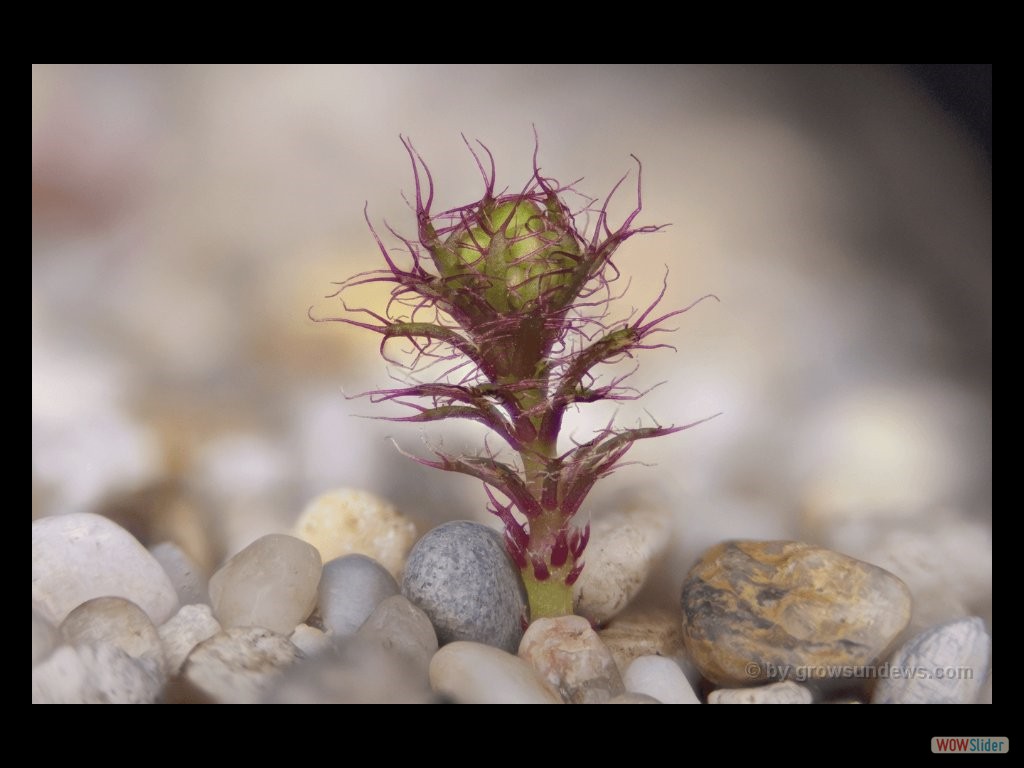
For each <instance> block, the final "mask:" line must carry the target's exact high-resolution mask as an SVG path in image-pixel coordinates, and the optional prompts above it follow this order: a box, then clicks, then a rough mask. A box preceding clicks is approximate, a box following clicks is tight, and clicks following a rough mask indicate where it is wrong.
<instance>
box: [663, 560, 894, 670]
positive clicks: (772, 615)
mask: <svg viewBox="0 0 1024 768" xmlns="http://www.w3.org/2000/svg"><path fill="white" fill-rule="evenodd" d="M682 608H683V639H684V641H685V643H686V648H687V651H689V657H690V658H691V660H692V661H693V662H694V664H696V666H697V667H698V668H699V669H700V671H701V673H702V674H703V675H704V676H705V677H707V678H708V679H709V680H711V681H712V682H715V683H718V684H719V685H724V686H736V687H747V686H749V685H751V684H752V683H757V682H766V681H773V680H774V681H778V679H779V677H780V676H785V675H786V674H794V673H798V674H802V675H805V676H806V675H813V674H814V670H817V669H821V670H827V669H828V668H829V667H830V666H831V667H835V666H849V667H859V666H864V665H867V664H870V663H871V662H872V661H874V660H875V659H877V658H878V656H879V655H880V654H881V653H883V652H884V651H885V649H886V647H887V646H889V644H890V643H892V641H893V640H894V639H895V638H896V636H897V635H899V633H900V632H901V631H903V629H904V628H905V627H906V626H907V624H908V622H909V621H910V609H911V601H910V593H909V592H908V590H907V587H906V585H904V584H903V582H902V581H900V580H899V579H897V578H896V577H895V576H893V575H892V574H891V573H889V572H888V571H884V570H882V569H881V568H878V567H876V566H874V565H869V564H868V563H864V562H861V561H860V560H854V559H853V558H852V557H847V556H846V555H841V554H839V553H838V552H832V551H831V550H827V549H823V548H821V547H816V546H813V545H811V544H804V543H801V542H794V541H731V542H725V543H723V544H719V545H718V546H716V547H712V548H711V549H710V550H708V551H707V552H706V553H705V554H704V557H703V558H701V560H700V562H699V563H697V565H695V566H694V567H693V568H692V569H691V570H690V573H689V574H688V575H687V577H686V581H685V582H684V583H683V590H682ZM823 674H827V672H824V671H823Z"/></svg>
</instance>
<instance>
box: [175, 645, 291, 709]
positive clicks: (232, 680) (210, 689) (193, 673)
mask: <svg viewBox="0 0 1024 768" xmlns="http://www.w3.org/2000/svg"><path fill="white" fill-rule="evenodd" d="M299 656H300V652H299V649H298V648H296V647H295V646H294V645H292V643H291V641H289V640H288V638H286V637H282V636H281V635H279V634H276V633H274V632H271V631H270V630H268V629H264V628H262V627H235V628H233V629H228V630H226V631H224V632H220V633H218V634H216V635H214V636H213V637H211V638H210V639H209V640H206V641H204V642H203V643H201V644H200V645H199V646H197V647H196V649H195V650H193V651H192V653H191V654H189V657H188V660H187V661H186V662H185V666H184V667H183V668H182V676H183V677H184V679H185V681H186V682H187V683H188V684H189V685H190V686H192V688H193V689H194V691H195V692H196V693H198V694H200V695H201V696H203V697H205V698H206V699H207V700H209V701H212V702H216V703H218V704H256V703H257V702H259V701H260V699H261V698H262V697H263V695H264V693H266V691H267V690H268V689H269V688H270V687H271V686H272V684H273V683H274V679H275V678H276V677H277V676H278V675H280V674H281V671H282V670H283V669H284V668H285V667H287V666H288V665H289V664H291V663H292V662H293V661H295V660H296V659H297V658H298V657H299Z"/></svg>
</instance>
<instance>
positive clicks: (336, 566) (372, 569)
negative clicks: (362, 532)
mask: <svg viewBox="0 0 1024 768" xmlns="http://www.w3.org/2000/svg"><path fill="white" fill-rule="evenodd" d="M397 594H398V582H397V581H395V577H394V576H392V575H391V574H390V573H388V570H387V568H385V567H384V566H383V565H381V564H380V563H378V562H377V561H376V560H374V559H373V558H370V557H367V556H366V555H345V556H344V557H338V558H335V559H334V560H331V561H330V562H329V563H327V564H326V565H324V569H323V573H321V575H320V587H319V588H318V590H317V610H318V612H319V614H320V621H321V622H322V623H323V626H324V629H325V630H329V631H331V632H333V633H334V634H335V635H339V636H340V635H354V634H355V633H356V631H357V630H358V629H359V627H361V626H362V625H363V622H364V621H366V619H367V618H368V617H369V615H370V614H371V613H373V611H374V609H375V608H376V607H377V606H378V605H380V603H381V602H382V601H383V600H385V599H386V598H388V597H391V596H392V595H397Z"/></svg>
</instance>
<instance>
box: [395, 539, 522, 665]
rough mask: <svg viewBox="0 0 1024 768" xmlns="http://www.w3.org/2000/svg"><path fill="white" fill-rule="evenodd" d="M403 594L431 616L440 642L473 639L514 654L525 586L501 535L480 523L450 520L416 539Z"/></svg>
mask: <svg viewBox="0 0 1024 768" xmlns="http://www.w3.org/2000/svg"><path fill="white" fill-rule="evenodd" d="M402 594H404V595H405V596H406V597H407V598H408V599H409V600H410V601H411V602H412V603H413V604H414V605H417V606H419V607H420V608H421V609H422V610H423V611H424V612H425V613H426V614H427V616H429V617H430V621H431V623H432V624H433V625H434V629H435V631H436V632H437V639H438V642H439V643H440V644H441V645H444V644H445V643H450V642H452V641H454V640H471V641H474V642H478V643H485V644H486V645H493V646H495V647H496V648H501V649H503V650H505V651H508V652H509V653H515V651H516V650H517V649H518V648H519V641H520V640H521V639H522V636H523V624H522V622H523V617H524V616H526V615H527V610H528V609H527V602H526V589H525V588H524V587H523V582H522V579H521V578H520V575H519V570H518V569H517V568H516V567H515V564H513V562H512V560H511V559H510V558H509V556H508V554H507V552H506V550H505V543H504V540H503V539H502V535H501V534H500V533H498V532H497V531H495V530H493V529H492V528H488V527H487V526H485V525H481V524H480V523H473V522H469V521H466V520H457V521H455V522H451V523H445V524H444V525H440V526H438V527H437V528H434V529H433V530H432V531H430V532H429V533H427V535H426V536H424V537H423V538H422V539H420V540H419V542H417V544H416V546H415V547H414V548H413V550H412V552H410V553H409V560H408V562H407V564H406V569H405V578H404V579H403V581H402Z"/></svg>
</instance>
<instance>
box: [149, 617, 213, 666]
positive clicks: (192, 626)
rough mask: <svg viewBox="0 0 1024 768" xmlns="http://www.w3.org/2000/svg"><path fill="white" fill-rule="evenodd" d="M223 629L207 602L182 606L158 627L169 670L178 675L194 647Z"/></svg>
mask: <svg viewBox="0 0 1024 768" xmlns="http://www.w3.org/2000/svg"><path fill="white" fill-rule="evenodd" d="M220 631H221V626H220V623H219V622H218V621H217V620H216V619H215V618H213V610H212V609H211V608H210V606H208V605H206V604H205V603H198V604H195V605H185V606H182V608H181V610H179V611H178V612H177V613H176V614H174V616H173V618H171V619H169V620H168V621H166V622H164V623H163V624H161V625H160V627H159V628H158V629H157V632H159V634H160V642H161V643H162V644H163V647H164V658H165V659H166V660H167V670H168V673H169V674H171V675H176V674H178V672H179V671H180V670H181V665H182V664H184V663H185V659H186V658H187V657H188V655H189V654H190V653H191V652H192V649H193V648H195V647H196V646H197V645H199V644H200V643H201V642H203V641H204V640H207V639H209V638H211V637H213V636H214V635H216V634H217V633H218V632H220Z"/></svg>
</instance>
